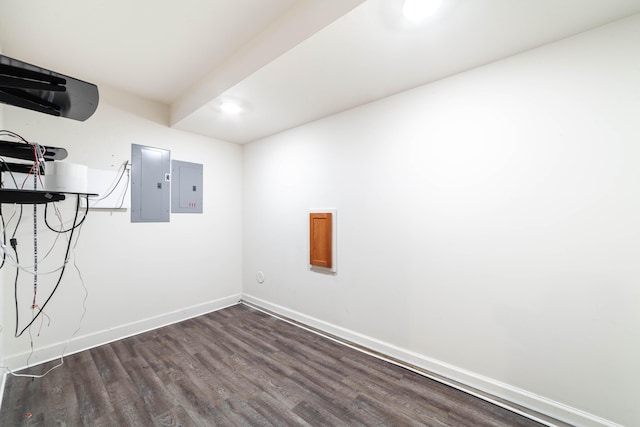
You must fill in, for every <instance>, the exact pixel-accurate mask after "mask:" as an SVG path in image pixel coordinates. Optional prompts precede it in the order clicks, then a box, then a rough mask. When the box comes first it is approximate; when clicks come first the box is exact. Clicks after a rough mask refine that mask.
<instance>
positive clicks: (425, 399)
mask: <svg viewBox="0 0 640 427" xmlns="http://www.w3.org/2000/svg"><path fill="white" fill-rule="evenodd" d="M46 368H47V366H46V365H42V366H39V367H37V369H36V371H40V372H42V371H44V370H45V369H46ZM21 425H46V426H49V425H56V426H65V425H66V426H82V425H84V426H152V425H156V426H211V425H231V426H268V425H275V426H287V425H314V426H331V425H336V426H337V425H339V426H358V425H362V426H425V425H426V426H540V424H537V423H535V422H533V421H530V420H528V419H526V418H523V417H521V416H519V415H516V414H514V413H512V412H509V411H507V410H504V409H501V408H499V407H497V406H494V405H492V404H490V403H487V402H485V401H482V400H479V399H477V398H474V397H472V396H470V395H468V394H465V393H463V392H461V391H458V390H455V389H453V388H450V387H447V386H445V385H442V384H440V383H438V382H436V381H433V380H430V379H428V378H425V377H423V376H420V375H418V374H416V373H413V372H411V371H408V370H406V369H403V368H401V367H398V366H395V365H393V364H390V363H387V362H384V361H381V360H378V359H376V358H373V357H371V356H368V355H365V354H363V353H360V352H358V351H356V350H353V349H351V348H349V347H346V346H343V345H341V344H338V343H335V342H333V341H331V340H328V339H326V338H323V337H321V336H318V335H317V334H314V333H312V332H308V331H306V330H304V329H302V328H299V327H296V326H293V325H291V324H288V323H286V322H283V321H281V320H279V319H276V318H274V317H271V316H268V315H266V314H264V313H261V312H259V311H255V310H253V309H251V308H249V307H247V306H244V305H237V306H233V307H230V308H226V309H224V310H220V311H217V312H214V313H211V314H208V315H205V316H201V317H198V318H195V319H191V320H187V321H184V322H181V323H179V324H175V325H171V326H167V327H164V328H160V329H157V330H154V331H151V332H147V333H144V334H140V335H137V336H134V337H131V338H127V339H124V340H121V341H117V342H114V343H111V344H107V345H103V346H101V347H97V348H94V349H91V350H87V351H83V352H81V353H77V354H75V355H72V356H68V357H66V359H65V364H64V365H63V366H62V367H60V368H58V369H56V370H54V371H52V372H51V373H50V374H49V375H47V376H46V377H44V378H42V379H36V380H31V379H25V378H18V377H11V376H9V377H8V378H7V384H6V388H5V394H4V398H3V402H2V412H1V414H0V426H21Z"/></svg>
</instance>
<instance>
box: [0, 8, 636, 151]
mask: <svg viewBox="0 0 640 427" xmlns="http://www.w3.org/2000/svg"><path fill="white" fill-rule="evenodd" d="M401 6H402V0H366V1H364V0H181V1H179V2H178V1H175V0H135V1H131V0H57V1H56V0H47V1H42V0H1V1H0V46H1V47H2V52H3V53H4V54H5V55H8V56H11V57H14V58H17V59H21V60H23V61H26V62H29V63H32V64H34V65H38V66H41V67H44V68H49V69H52V70H54V71H58V72H60V73H63V74H67V75H70V76H73V77H77V78H80V79H83V80H87V81H90V82H92V83H96V84H97V85H98V87H100V85H101V84H105V85H108V86H112V87H116V88H119V89H122V90H125V91H128V92H131V93H134V94H137V95H139V96H142V97H145V98H148V99H151V100H155V101H158V102H162V103H165V104H167V105H169V106H170V109H171V125H172V126H174V127H177V128H179V129H183V130H187V131H191V132H195V133H200V134H204V135H208V136H211V137H215V138H219V139H223V140H227V141H231V142H237V143H246V142H250V141H253V140H256V139H258V138H261V137H264V136H267V135H271V134H274V133H277V132H279V131H282V130H284V129H288V128H291V127H295V126H298V125H300V124H303V123H306V122H309V121H312V120H316V119H318V118H321V117H325V116H327V115H330V114H334V113H336V112H339V111H344V110H346V109H349V108H352V107H355V106H358V105H362V104H365V103H367V102H371V101H373V100H376V99H379V98H381V97H384V96H388V95H391V94H394V93H398V92H400V91H403V90H406V89H409V88H412V87H416V86H419V85H422V84H426V83H429V82H432V81H435V80H438V79H441V78H444V77H447V76H450V75H453V74H456V73H459V72H462V71H465V70H468V69H471V68H475V67H477V66H480V65H483V64H487V63H489V62H492V61H496V60H499V59H502V58H505V57H507V56H511V55H514V54H516V53H519V52H522V51H525V50H528V49H532V48H535V47H538V46H541V45H544V44H547V43H549V42H553V41H556V40H559V39H562V38H565V37H568V36H571V35H574V34H577V33H579V32H582V31H585V30H588V29H591V28H594V27H597V26H600V25H603V24H606V23H608V22H611V21H614V20H617V19H621V18H624V17H626V16H629V15H632V14H635V13H640V0H444V6H443V7H442V8H441V10H440V11H439V12H438V14H437V15H436V16H434V17H432V18H429V19H427V20H425V21H423V22H420V23H413V22H410V21H406V20H405V19H403V18H402V16H401V13H400V10H401ZM225 99H231V100H235V101H237V102H239V103H240V104H241V105H242V106H243V107H244V112H242V113H241V114H239V115H237V116H232V117H229V116H225V115H223V114H222V113H221V111H220V109H219V104H220V102H221V101H222V100H225Z"/></svg>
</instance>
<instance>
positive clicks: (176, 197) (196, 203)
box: [171, 160, 202, 213]
mask: <svg viewBox="0 0 640 427" xmlns="http://www.w3.org/2000/svg"><path fill="white" fill-rule="evenodd" d="M171 179H172V181H173V182H172V183H171V212H173V213H202V165H201V164H199V163H189V162H182V161H179V160H173V161H172V162H171Z"/></svg>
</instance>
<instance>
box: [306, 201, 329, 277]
mask: <svg viewBox="0 0 640 427" xmlns="http://www.w3.org/2000/svg"><path fill="white" fill-rule="evenodd" d="M332 223H333V218H332V214H331V213H330V212H323V213H310V214H309V264H311V265H313V266H316V267H324V268H331V267H332V265H331V261H332V259H333V254H332V249H333V242H332V241H331V236H332V235H333V231H332Z"/></svg>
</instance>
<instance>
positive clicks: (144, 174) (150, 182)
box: [131, 144, 171, 222]
mask: <svg viewBox="0 0 640 427" xmlns="http://www.w3.org/2000/svg"><path fill="white" fill-rule="evenodd" d="M170 168H171V152H170V151H169V150H163V149H161V148H154V147H146V146H144V145H137V144H131V222H169V201H170V196H171V193H170V191H171V190H170V185H171V179H170V178H171V171H170Z"/></svg>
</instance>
